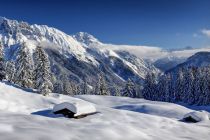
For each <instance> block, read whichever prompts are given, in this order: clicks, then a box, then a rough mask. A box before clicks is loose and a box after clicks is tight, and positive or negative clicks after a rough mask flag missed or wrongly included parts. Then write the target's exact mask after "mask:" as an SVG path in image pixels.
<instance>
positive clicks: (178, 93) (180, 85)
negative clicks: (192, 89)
mask: <svg viewBox="0 0 210 140" xmlns="http://www.w3.org/2000/svg"><path fill="white" fill-rule="evenodd" d="M183 78H184V77H183V70H182V69H179V71H178V73H177V74H176V79H175V85H174V101H175V102H177V101H181V100H182V98H183V97H184V88H185V87H184V82H183V81H184V79H183Z"/></svg>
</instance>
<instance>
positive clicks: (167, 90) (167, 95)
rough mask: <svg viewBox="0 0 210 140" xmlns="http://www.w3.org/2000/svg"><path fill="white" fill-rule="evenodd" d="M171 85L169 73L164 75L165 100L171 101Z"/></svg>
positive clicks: (172, 97)
mask: <svg viewBox="0 0 210 140" xmlns="http://www.w3.org/2000/svg"><path fill="white" fill-rule="evenodd" d="M173 99H174V94H173V86H172V77H171V74H167V75H166V85H165V101H166V102H173Z"/></svg>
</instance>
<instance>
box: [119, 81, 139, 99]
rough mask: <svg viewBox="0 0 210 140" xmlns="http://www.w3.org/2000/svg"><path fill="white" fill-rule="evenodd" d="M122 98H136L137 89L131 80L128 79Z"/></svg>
mask: <svg viewBox="0 0 210 140" xmlns="http://www.w3.org/2000/svg"><path fill="white" fill-rule="evenodd" d="M122 96H126V97H132V98H135V97H136V89H135V85H134V83H133V82H132V81H131V79H128V81H127V83H126V85H125V88H124V90H123V93H122Z"/></svg>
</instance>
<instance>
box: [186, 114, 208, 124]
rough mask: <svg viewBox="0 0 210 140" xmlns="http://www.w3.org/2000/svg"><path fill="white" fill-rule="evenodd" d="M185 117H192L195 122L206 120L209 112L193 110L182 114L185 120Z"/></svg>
mask: <svg viewBox="0 0 210 140" xmlns="http://www.w3.org/2000/svg"><path fill="white" fill-rule="evenodd" d="M187 118H192V119H193V120H194V121H196V122H200V121H208V120H209V113H208V112H206V111H193V112H190V113H187V114H186V115H184V117H183V120H186V119H187Z"/></svg>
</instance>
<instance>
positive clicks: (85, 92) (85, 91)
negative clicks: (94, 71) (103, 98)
mask: <svg viewBox="0 0 210 140" xmlns="http://www.w3.org/2000/svg"><path fill="white" fill-rule="evenodd" d="M82 94H84V95H86V94H88V84H87V80H86V78H84V83H83V85H82Z"/></svg>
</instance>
